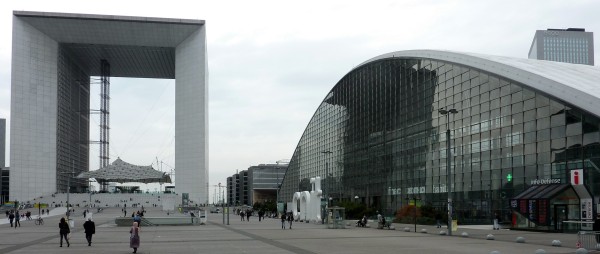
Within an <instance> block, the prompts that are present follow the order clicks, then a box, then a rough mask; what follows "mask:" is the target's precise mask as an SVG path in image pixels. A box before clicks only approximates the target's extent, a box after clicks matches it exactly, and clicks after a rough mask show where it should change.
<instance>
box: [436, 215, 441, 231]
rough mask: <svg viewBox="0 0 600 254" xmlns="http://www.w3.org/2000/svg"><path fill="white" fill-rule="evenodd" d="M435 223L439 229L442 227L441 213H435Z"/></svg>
mask: <svg viewBox="0 0 600 254" xmlns="http://www.w3.org/2000/svg"><path fill="white" fill-rule="evenodd" d="M435 223H436V225H437V228H441V227H442V215H441V214H440V212H436V213H435Z"/></svg>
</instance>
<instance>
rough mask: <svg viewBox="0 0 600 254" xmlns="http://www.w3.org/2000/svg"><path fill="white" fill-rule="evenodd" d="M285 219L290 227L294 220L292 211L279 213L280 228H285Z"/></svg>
mask: <svg viewBox="0 0 600 254" xmlns="http://www.w3.org/2000/svg"><path fill="white" fill-rule="evenodd" d="M286 221H287V222H288V224H289V229H292V222H294V214H292V212H288V213H282V214H281V229H285V222H286Z"/></svg>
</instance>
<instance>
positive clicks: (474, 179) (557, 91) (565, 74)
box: [278, 50, 600, 230]
mask: <svg viewBox="0 0 600 254" xmlns="http://www.w3.org/2000/svg"><path fill="white" fill-rule="evenodd" d="M599 81H600V69H598V68H596V67H593V66H588V65H580V64H568V63H559V62H550V61H541V60H531V59H517V58H510V57H500V56H489V55H480V54H471V53H459V52H450V51H436V50H412V51H399V52H392V53H388V54H384V55H380V56H377V57H374V58H372V59H370V60H368V61H366V62H364V63H362V64H360V65H359V66H357V67H356V68H354V69H352V70H351V71H350V72H349V73H347V74H346V75H345V76H343V77H342V78H341V79H340V80H339V82H338V83H337V84H335V86H334V87H333V88H332V89H331V91H330V92H329V93H327V94H326V95H325V97H324V99H323V101H322V102H321V104H320V105H319V107H318V109H317V110H316V112H315V113H314V115H313V117H312V119H311V120H310V122H309V123H308V125H307V127H306V129H305V131H304V133H303V135H302V137H301V139H300V141H299V143H298V145H297V147H296V148H295V151H294V153H293V156H292V158H291V160H290V163H289V166H288V170H287V173H286V175H285V178H284V180H283V183H282V186H281V189H280V195H279V199H278V201H279V202H290V201H292V197H293V194H294V192H298V191H310V188H311V185H310V178H312V177H317V176H320V177H321V178H322V179H323V181H322V184H321V185H322V189H323V198H326V199H330V200H331V201H332V202H333V204H336V202H339V201H351V202H362V203H364V204H366V205H367V206H368V207H372V208H377V209H379V210H380V211H382V212H383V213H384V215H387V216H393V215H394V213H395V212H396V211H397V210H398V209H400V208H402V207H403V206H406V205H408V204H409V202H412V201H411V200H415V199H416V200H417V204H418V205H425V204H427V205H431V206H433V207H434V208H435V209H437V210H438V211H441V212H442V213H445V212H446V211H447V200H448V190H450V196H451V198H452V200H453V205H454V209H453V214H454V219H457V220H458V223H459V224H489V223H491V221H492V219H493V218H494V216H495V214H496V213H497V214H499V215H500V216H501V218H502V221H504V222H509V223H510V224H511V226H512V227H514V228H533V229H538V230H562V229H563V228H565V227H571V226H572V225H571V224H568V223H564V222H565V221H581V220H584V221H586V220H587V221H590V220H592V219H593V218H594V215H595V214H596V213H597V209H596V207H597V205H598V204H599V199H598V198H599V197H600V169H599V166H600V107H599V105H600V85H599V83H598V82H599ZM448 112H451V113H448ZM442 113H446V114H442ZM447 130H450V141H451V142H449V143H450V147H448V146H447V139H446V132H447ZM447 149H450V154H451V155H450V160H448V157H447ZM448 161H449V162H450V164H448ZM448 174H450V176H452V177H451V179H452V180H451V183H450V186H447V179H448V178H447V176H448ZM449 187H450V188H449ZM326 203H327V202H322V204H323V206H324V205H325V204H326Z"/></svg>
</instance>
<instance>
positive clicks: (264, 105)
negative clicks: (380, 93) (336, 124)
mask: <svg viewBox="0 0 600 254" xmlns="http://www.w3.org/2000/svg"><path fill="white" fill-rule="evenodd" d="M13 10H24V11H46V12H68V13H88V14H108V15H127V16H146V17H164V18H185V19H201V20H205V21H206V29H207V35H206V36H207V44H208V64H209V72H210V79H209V124H210V126H209V147H210V150H209V158H210V160H209V164H210V166H209V168H210V173H209V174H210V185H211V186H212V185H216V184H218V183H219V182H220V183H225V180H226V177H228V176H230V175H232V174H234V173H235V172H236V170H244V169H247V168H248V167H249V166H252V165H257V164H261V163H275V162H276V161H277V160H282V159H286V160H287V159H290V157H291V156H292V153H293V151H294V148H295V147H296V145H297V143H298V141H299V139H300V137H301V135H302V132H303V131H304V128H305V127H306V125H307V124H308V122H309V120H310V118H311V117H312V115H313V113H314V111H315V110H316V109H317V106H318V105H319V103H320V102H321V100H322V99H323V98H324V96H325V94H326V93H327V92H328V91H329V90H330V89H331V88H332V87H333V86H334V85H335V84H336V82H337V81H338V80H339V79H340V78H341V77H342V76H343V75H345V74H346V73H347V72H349V71H350V70H351V69H352V68H353V67H355V66H356V65H358V64H360V63H362V62H363V61H365V60H367V59H369V58H372V57H375V56H378V55H381V54H384V53H388V52H392V51H400V50H411V49H440V50H453V51H465V52H474V53H482V54H490V55H501V56H510V57H517V58H527V53H528V51H529V47H530V46H531V41H532V39H533V36H534V33H535V30H545V29H547V28H568V27H581V28H585V29H586V31H592V32H596V33H599V32H600V18H599V17H600V16H598V11H599V10H600V1H596V0H570V1H552V0H539V1H522V0H516V1H514V0H503V1H484V0H477V1H475V0H474V1H435V0H429V1H428V0H416V1H401V0H396V1H393V0H391V1H378V0H370V1H364V0H363V1H353V0H341V1H327V0H321V1H282V0H274V1H260V0H257V1H246V0H240V1H227V0H224V1H177V0H170V1H148V0H145V1H127V0H119V1H115V0H105V1H101V2H90V1H81V0H78V1H66V0H65V1H61V0H54V1H47V0H42V1H28V0H19V1H16V0H14V1H3V2H2V5H1V6H0V66H4V68H1V69H0V118H6V119H7V120H8V121H7V122H8V123H10V65H11V36H12V11H13ZM596 41H597V40H596ZM594 44H595V48H596V49H597V50H596V55H595V58H596V61H600V58H599V54H598V52H599V51H600V48H599V47H598V43H597V42H596V43H594ZM111 81H112V82H111V97H112V100H111V116H110V117H111V118H110V123H111V130H110V135H111V139H110V144H111V146H110V152H111V161H112V160H114V159H116V156H120V157H121V158H122V159H123V160H125V161H128V162H131V163H135V164H141V165H149V164H151V163H153V162H155V161H156V158H158V160H159V161H163V162H164V167H163V169H164V170H170V169H171V168H172V167H174V166H175V162H174V160H175V157H174V139H173V138H174V108H175V106H174V81H173V80H147V79H115V78H113V79H112V80H111ZM92 88H95V90H92V94H91V95H92V99H91V103H92V104H91V107H92V108H93V109H98V108H99V102H98V101H99V100H98V94H99V92H98V86H97V85H96V86H93V87H92ZM94 117H95V118H93V119H92V121H91V123H90V125H92V128H91V132H90V133H91V135H92V136H91V137H90V139H91V140H98V137H99V133H98V129H97V125H98V123H99V120H98V117H97V116H94ZM7 135H8V134H7ZM7 146H8V144H7ZM8 152H9V148H8V147H7V158H9V157H8V156H9V155H8ZM97 157H98V147H97V146H96V145H92V146H91V149H90V159H91V162H90V169H91V170H95V169H97V168H98V159H97ZM7 164H9V161H7ZM213 190H214V188H213V187H211V191H213ZM211 195H212V194H211ZM212 198H213V196H210V199H211V201H212Z"/></svg>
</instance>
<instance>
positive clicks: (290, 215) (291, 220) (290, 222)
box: [287, 212, 294, 229]
mask: <svg viewBox="0 0 600 254" xmlns="http://www.w3.org/2000/svg"><path fill="white" fill-rule="evenodd" d="M287 220H288V223H289V224H290V229H292V222H293V221H294V214H293V213H292V212H290V213H289V214H288V216H287Z"/></svg>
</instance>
